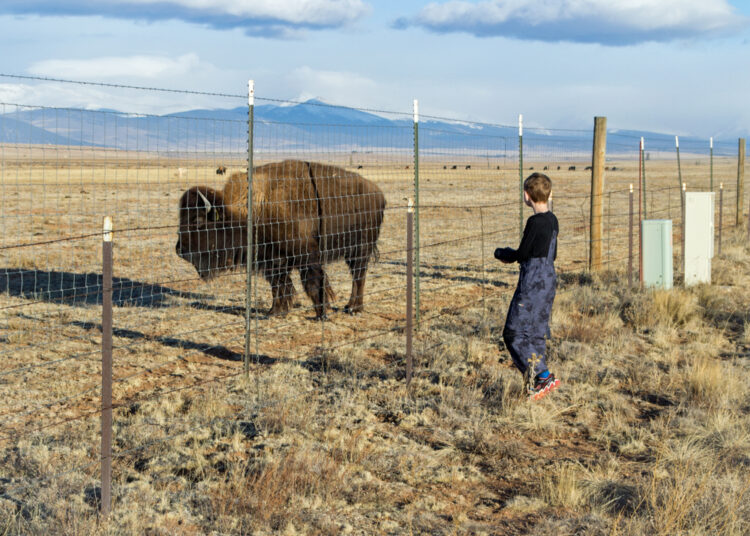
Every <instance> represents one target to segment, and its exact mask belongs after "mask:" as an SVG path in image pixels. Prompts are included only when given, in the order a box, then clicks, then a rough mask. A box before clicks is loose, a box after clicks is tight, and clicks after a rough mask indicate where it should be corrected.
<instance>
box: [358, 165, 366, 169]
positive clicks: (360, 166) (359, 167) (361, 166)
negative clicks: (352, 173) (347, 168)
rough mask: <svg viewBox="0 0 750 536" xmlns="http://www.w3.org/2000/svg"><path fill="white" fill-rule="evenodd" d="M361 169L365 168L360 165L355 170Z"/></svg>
mask: <svg viewBox="0 0 750 536" xmlns="http://www.w3.org/2000/svg"><path fill="white" fill-rule="evenodd" d="M363 167H365V166H363V165H362V164H360V165H358V166H357V169H362V168H363Z"/></svg>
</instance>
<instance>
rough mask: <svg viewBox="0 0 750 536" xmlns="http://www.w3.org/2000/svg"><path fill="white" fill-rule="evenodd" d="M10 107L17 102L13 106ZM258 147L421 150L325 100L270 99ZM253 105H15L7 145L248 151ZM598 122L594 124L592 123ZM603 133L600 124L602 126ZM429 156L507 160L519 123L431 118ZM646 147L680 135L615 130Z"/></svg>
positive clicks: (727, 143) (559, 145)
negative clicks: (146, 109)
mask: <svg viewBox="0 0 750 536" xmlns="http://www.w3.org/2000/svg"><path fill="white" fill-rule="evenodd" d="M4 109H5V110H7V109H8V106H6V107H4ZM253 117H254V128H253V132H254V138H253V146H254V150H255V151H258V152H261V153H262V152H288V151H296V152H302V151H310V152H320V151H338V152H355V151H359V152H386V151H397V152H405V151H411V150H412V148H413V144H414V123H413V119H412V117H411V115H410V114H401V115H398V114H389V113H386V112H375V111H367V110H358V109H354V108H346V107H340V106H333V105H329V104H326V103H325V102H323V101H321V100H318V99H311V100H308V101H305V102H300V103H294V104H288V103H284V104H278V105H277V104H262V105H256V106H254V109H253ZM247 124H248V108H247V107H238V108H231V109H213V110H210V109H197V110H190V111H185V112H179V113H174V114H168V115H161V116H159V115H140V114H127V113H123V112H120V111H117V110H82V109H67V108H34V107H20V106H19V107H15V109H13V110H11V111H10V112H6V113H4V114H0V143H20V144H36V145H66V146H91V147H106V148H116V149H121V150H134V151H146V152H149V151H155V152H165V151H166V152H170V153H178V154H183V153H224V154H233V153H238V154H241V153H244V152H246V151H247ZM592 127H593V121H592ZM592 131H593V129H592ZM592 131H586V130H572V129H571V130H554V129H538V128H525V129H524V133H523V134H524V135H523V147H524V158H525V159H526V158H529V159H533V158H535V157H543V156H545V155H548V154H554V155H555V157H556V158H557V159H565V158H580V157H581V156H583V155H587V154H589V155H590V154H591V147H592V135H593V132H592ZM418 133H419V134H418V140H419V147H420V155H425V156H431V155H432V156H440V155H443V154H456V153H460V154H464V155H481V156H487V157H490V156H492V157H504V156H512V155H514V154H517V151H518V142H519V137H518V128H517V127H515V126H503V125H494V124H485V123H472V122H467V121H453V120H449V119H439V118H431V117H429V118H422V119H421V120H420V123H419V131H418ZM641 137H643V138H644V139H645V140H646V150H647V151H648V152H652V151H653V152H656V153H660V152H662V153H667V154H670V153H674V152H675V137H674V136H673V135H669V134H663V133H656V132H649V131H637V130H610V131H608V147H607V153H608V154H609V155H614V154H628V155H631V154H635V155H637V152H638V146H639V142H640V138H641ZM680 150H681V151H683V152H687V153H692V154H705V155H708V152H709V147H708V140H705V139H698V138H690V137H686V138H682V137H681V138H680ZM736 152H737V142H736V140H724V141H718V140H717V142H716V143H715V144H714V154H716V155H719V156H721V155H725V156H732V155H736Z"/></svg>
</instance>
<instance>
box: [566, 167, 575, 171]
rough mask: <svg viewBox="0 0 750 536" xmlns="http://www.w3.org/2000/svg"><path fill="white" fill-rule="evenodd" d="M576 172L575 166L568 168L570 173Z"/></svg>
mask: <svg viewBox="0 0 750 536" xmlns="http://www.w3.org/2000/svg"><path fill="white" fill-rule="evenodd" d="M575 170H576V167H575V166H570V167H569V168H568V171H575Z"/></svg>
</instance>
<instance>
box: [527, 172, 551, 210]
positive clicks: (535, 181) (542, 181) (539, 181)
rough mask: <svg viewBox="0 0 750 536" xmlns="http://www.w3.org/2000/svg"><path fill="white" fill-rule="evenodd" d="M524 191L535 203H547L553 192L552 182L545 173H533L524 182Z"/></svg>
mask: <svg viewBox="0 0 750 536" xmlns="http://www.w3.org/2000/svg"><path fill="white" fill-rule="evenodd" d="M523 189H524V191H525V192H526V193H527V194H529V197H530V198H531V200H532V201H533V202H534V203H541V202H544V203H546V202H547V201H548V200H549V194H550V192H552V181H551V180H550V178H549V177H548V176H547V175H545V174H544V173H532V174H531V175H529V176H528V177H527V178H526V180H525V181H523Z"/></svg>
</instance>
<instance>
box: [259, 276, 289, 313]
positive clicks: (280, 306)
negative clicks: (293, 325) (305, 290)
mask: <svg viewBox="0 0 750 536" xmlns="http://www.w3.org/2000/svg"><path fill="white" fill-rule="evenodd" d="M265 276H266V279H267V280H268V283H269V284H270V285H271V295H272V297H273V303H272V304H271V309H270V310H269V311H268V315H269V316H274V315H283V314H285V313H287V312H288V311H289V309H291V307H292V303H293V302H294V295H295V294H296V291H295V290H294V283H292V278H291V277H290V276H289V269H288V268H286V267H284V268H279V267H276V268H274V269H272V270H271V271H270V272H266V274H265Z"/></svg>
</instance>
